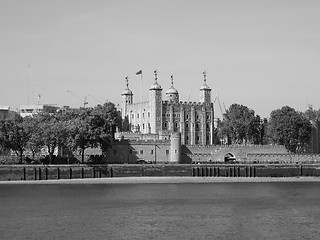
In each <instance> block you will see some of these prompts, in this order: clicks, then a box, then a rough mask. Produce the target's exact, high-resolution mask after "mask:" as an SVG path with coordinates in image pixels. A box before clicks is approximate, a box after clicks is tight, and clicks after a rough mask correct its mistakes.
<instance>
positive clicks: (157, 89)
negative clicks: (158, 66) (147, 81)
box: [149, 70, 162, 133]
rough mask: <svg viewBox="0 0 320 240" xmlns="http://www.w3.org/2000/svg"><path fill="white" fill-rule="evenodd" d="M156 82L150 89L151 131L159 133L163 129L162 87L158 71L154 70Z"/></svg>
mask: <svg viewBox="0 0 320 240" xmlns="http://www.w3.org/2000/svg"><path fill="white" fill-rule="evenodd" d="M154 76H155V82H154V84H153V85H152V86H151V87H150V89H149V103H150V128H151V129H150V133H159V131H160V130H161V129H162V88H161V86H160V85H159V84H158V71H157V70H155V71H154Z"/></svg>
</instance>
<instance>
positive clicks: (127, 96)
mask: <svg viewBox="0 0 320 240" xmlns="http://www.w3.org/2000/svg"><path fill="white" fill-rule="evenodd" d="M126 82H127V88H126V89H125V90H124V91H123V92H122V93H121V96H122V103H121V104H122V108H121V115H122V119H125V117H126V116H127V115H128V112H127V109H128V105H130V104H132V103H133V93H132V91H131V90H130V89H129V78H128V77H126Z"/></svg>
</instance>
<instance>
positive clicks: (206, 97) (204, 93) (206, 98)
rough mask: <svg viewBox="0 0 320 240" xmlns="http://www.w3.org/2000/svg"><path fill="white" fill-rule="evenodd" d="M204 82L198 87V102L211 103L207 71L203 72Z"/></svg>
mask: <svg viewBox="0 0 320 240" xmlns="http://www.w3.org/2000/svg"><path fill="white" fill-rule="evenodd" d="M203 77H204V83H203V85H202V87H201V88H200V102H203V103H207V104H211V88H210V87H209V86H208V85H207V72H206V71H204V72H203Z"/></svg>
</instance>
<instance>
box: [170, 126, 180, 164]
mask: <svg viewBox="0 0 320 240" xmlns="http://www.w3.org/2000/svg"><path fill="white" fill-rule="evenodd" d="M170 152H171V159H170V162H172V163H180V157H181V134H180V133H179V132H173V133H171V143H170Z"/></svg>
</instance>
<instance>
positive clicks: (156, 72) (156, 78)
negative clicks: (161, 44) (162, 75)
mask: <svg viewBox="0 0 320 240" xmlns="http://www.w3.org/2000/svg"><path fill="white" fill-rule="evenodd" d="M154 79H155V80H156V81H157V80H158V70H157V69H156V70H154Z"/></svg>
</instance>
